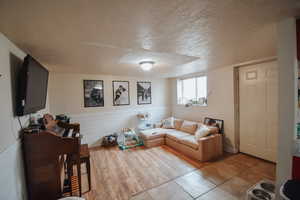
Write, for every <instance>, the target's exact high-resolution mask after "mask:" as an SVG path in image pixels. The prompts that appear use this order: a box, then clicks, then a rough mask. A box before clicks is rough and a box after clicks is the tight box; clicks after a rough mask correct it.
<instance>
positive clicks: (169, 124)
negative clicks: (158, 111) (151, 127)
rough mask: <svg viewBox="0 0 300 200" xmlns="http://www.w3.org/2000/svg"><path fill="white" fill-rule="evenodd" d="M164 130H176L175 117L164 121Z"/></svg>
mask: <svg viewBox="0 0 300 200" xmlns="http://www.w3.org/2000/svg"><path fill="white" fill-rule="evenodd" d="M162 128H175V126H174V117H170V118H167V119H165V120H163V121H162Z"/></svg>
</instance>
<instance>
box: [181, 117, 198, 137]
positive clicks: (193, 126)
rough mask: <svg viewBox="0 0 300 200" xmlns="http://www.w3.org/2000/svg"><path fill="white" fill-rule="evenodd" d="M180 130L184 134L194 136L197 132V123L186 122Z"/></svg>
mask: <svg viewBox="0 0 300 200" xmlns="http://www.w3.org/2000/svg"><path fill="white" fill-rule="evenodd" d="M180 130H181V131H183V132H187V133H191V134H194V133H195V131H196V130H197V123H196V122H192V121H187V120H184V121H183V123H182V125H181V128H180Z"/></svg>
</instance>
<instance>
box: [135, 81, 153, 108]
mask: <svg viewBox="0 0 300 200" xmlns="http://www.w3.org/2000/svg"><path fill="white" fill-rule="evenodd" d="M136 86H137V104H138V105H143V104H151V103H152V93H151V82H143V81H138V82H137V83H136Z"/></svg>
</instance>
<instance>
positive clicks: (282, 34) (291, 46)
mask: <svg viewBox="0 0 300 200" xmlns="http://www.w3.org/2000/svg"><path fill="white" fill-rule="evenodd" d="M277 31H278V65H279V137H278V162H277V185H278V186H280V185H282V183H283V182H284V181H286V180H287V179H289V178H290V177H291V173H292V155H293V143H294V138H295V135H296V119H297V94H298V92H297V88H298V87H297V82H298V81H297V74H298V70H297V53H296V51H297V50H296V44H297V42H296V23H295V19H294V18H290V19H286V20H283V21H281V22H280V23H279V24H278V26H277ZM277 188H279V187H277Z"/></svg>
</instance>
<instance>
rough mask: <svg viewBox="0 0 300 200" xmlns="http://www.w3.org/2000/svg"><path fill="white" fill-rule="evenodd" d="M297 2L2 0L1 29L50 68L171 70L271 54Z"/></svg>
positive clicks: (129, 71) (164, 72) (197, 68)
mask: <svg viewBox="0 0 300 200" xmlns="http://www.w3.org/2000/svg"><path fill="white" fill-rule="evenodd" d="M297 2H299V1H297V0H106V1H104V0H51V1H42V0H0V19H1V20H0V31H1V32H2V33H4V34H5V35H6V36H7V37H8V38H9V39H10V40H12V41H13V42H14V43H16V44H17V45H18V46H19V47H20V48H22V49H23V50H25V51H26V52H28V53H30V54H32V55H33V56H34V57H35V58H37V59H38V60H39V61H40V62H42V63H43V64H45V65H47V66H48V67H49V68H50V70H52V71H57V72H74V73H101V74H112V75H132V76H141V75H145V76H159V77H174V76H180V75H184V74H189V73H195V72H199V71H203V70H207V69H211V68H217V67H223V66H228V65H232V64H235V63H239V62H244V61H248V60H252V59H260V58H264V57H270V56H275V55H276V22H277V21H279V20H280V19H282V18H284V17H288V16H296V14H297V12H299V3H298V5H297ZM143 60H153V61H155V62H156V64H155V68H154V69H153V70H152V71H150V72H143V71H142V70H141V69H140V68H139V67H138V63H139V62H141V61H143Z"/></svg>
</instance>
